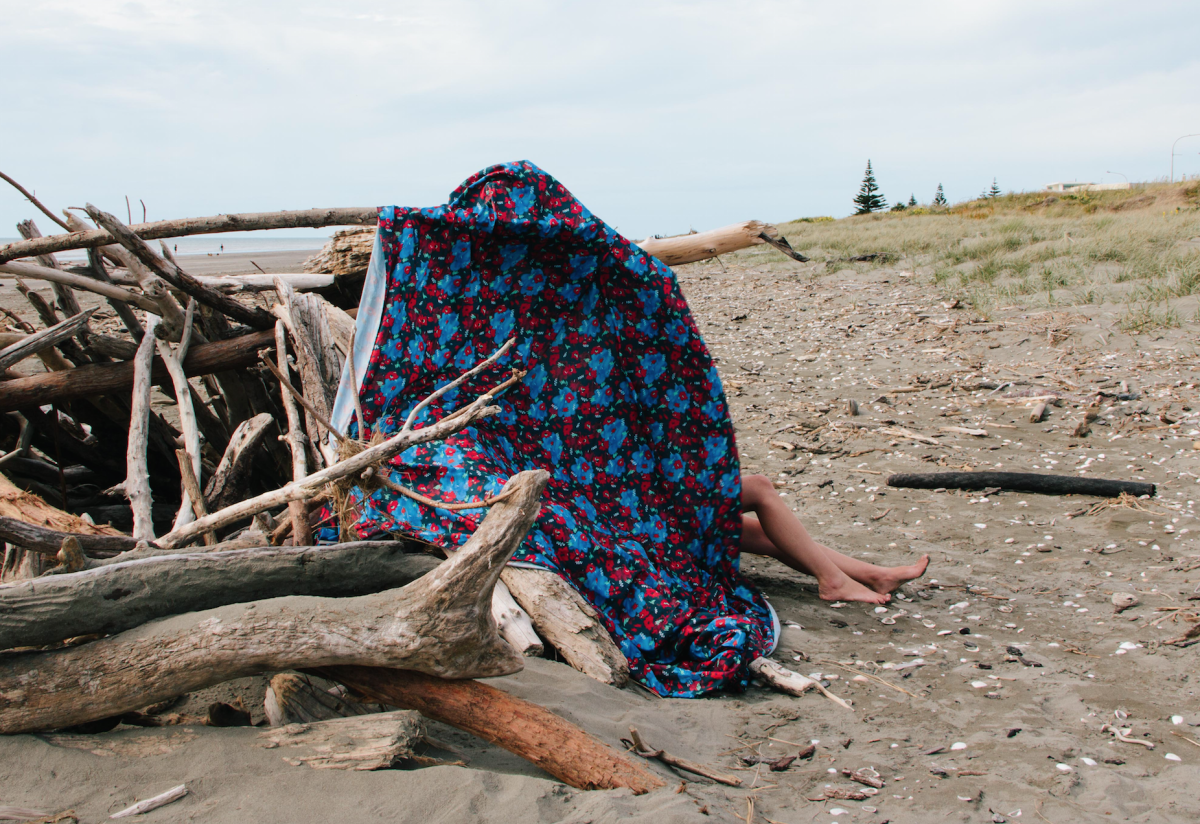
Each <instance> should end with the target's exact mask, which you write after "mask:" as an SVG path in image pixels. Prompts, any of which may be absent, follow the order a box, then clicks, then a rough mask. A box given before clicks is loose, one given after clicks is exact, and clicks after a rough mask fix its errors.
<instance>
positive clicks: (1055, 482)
mask: <svg viewBox="0 0 1200 824" xmlns="http://www.w3.org/2000/svg"><path fill="white" fill-rule="evenodd" d="M887 483H888V486H899V487H907V488H909V489H990V488H992V487H996V488H998V489H1001V490H1005V491H1009V492H1034V493H1037V494H1040V495H1095V496H1097V497H1100V498H1119V497H1120V496H1121V495H1123V494H1124V495H1133V496H1135V497H1140V496H1142V495H1150V496H1153V495H1154V493H1155V486H1154V484H1151V483H1142V482H1140V481H1111V480H1105V479H1104V478H1083V477H1078V476H1074V475H1044V474H1041V473H1038V472H929V473H924V472H914V473H900V474H897V475H892V476H890V477H889V478H888V479H887Z"/></svg>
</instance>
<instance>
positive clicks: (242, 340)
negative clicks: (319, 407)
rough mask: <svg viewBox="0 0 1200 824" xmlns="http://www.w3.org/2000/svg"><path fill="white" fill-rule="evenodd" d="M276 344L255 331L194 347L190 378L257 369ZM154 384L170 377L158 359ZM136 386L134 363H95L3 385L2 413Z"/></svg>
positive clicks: (188, 362) (0, 385) (186, 369)
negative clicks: (262, 354) (261, 353)
mask: <svg viewBox="0 0 1200 824" xmlns="http://www.w3.org/2000/svg"><path fill="white" fill-rule="evenodd" d="M274 342H275V333H274V332H273V331H268V332H253V333H251V334H248V335H241V336H239V337H236V338H230V339H228V340H223V341H218V342H217V343H208V344H204V345H203V346H192V347H191V348H190V349H189V351H188V356H187V357H186V358H185V359H184V361H183V369H184V372H186V373H187V374H188V375H206V374H210V373H212V372H222V371H227V370H231V369H242V368H245V367H247V366H253V365H254V364H255V363H256V362H257V361H258V351H259V350H261V349H264V348H266V347H267V346H270V345H271V344H273V343H274ZM153 376H154V381H155V382H156V383H157V382H159V381H167V380H168V379H169V375H168V373H167V367H166V365H165V364H164V363H163V362H162V360H160V359H158V358H155V360H154V371H153ZM132 385H133V363H131V362H129V363H93V364H88V365H86V366H80V367H77V368H75V369H64V370H62V371H60V372H44V373H42V374H40V375H32V376H30V377H28V378H17V379H16V380H11V381H2V382H0V412H11V411H13V410H16V409H24V408H26V407H30V406H43V405H45V404H51V403H65V402H66V401H70V400H76V399H78V398H85V397H88V396H91V395H103V394H107V393H112V392H121V391H128V390H129V387H131V386H132Z"/></svg>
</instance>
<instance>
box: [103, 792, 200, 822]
mask: <svg viewBox="0 0 1200 824" xmlns="http://www.w3.org/2000/svg"><path fill="white" fill-rule="evenodd" d="M187 794H188V788H187V785H185V784H180V785H179V786H178V787H172V788H171V789H169V790H167V791H166V792H163V793H159V794H158V795H156V796H154V797H153V798H147V799H146V800H145V801H139V802H138V803H136V804H134V805H133V806H131V807H126V808H125V809H123V810H121V811H120V812H119V813H113V814H112V815H110V816H109V818H126V817H128V816H131V815H141V814H142V813H148V812H150V811H151V810H157V809H158V808H159V807H165V806H167V805H168V804H171V803H173V802H175V801H178V800H179V799H181V798H183V797H184V796H185V795H187Z"/></svg>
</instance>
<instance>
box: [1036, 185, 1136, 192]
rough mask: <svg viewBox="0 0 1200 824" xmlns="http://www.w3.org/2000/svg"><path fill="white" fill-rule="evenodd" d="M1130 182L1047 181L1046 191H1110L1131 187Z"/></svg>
mask: <svg viewBox="0 0 1200 824" xmlns="http://www.w3.org/2000/svg"><path fill="white" fill-rule="evenodd" d="M1132 188H1133V184H1131V183H1047V184H1046V191H1047V192H1112V191H1115V190H1117V189H1132Z"/></svg>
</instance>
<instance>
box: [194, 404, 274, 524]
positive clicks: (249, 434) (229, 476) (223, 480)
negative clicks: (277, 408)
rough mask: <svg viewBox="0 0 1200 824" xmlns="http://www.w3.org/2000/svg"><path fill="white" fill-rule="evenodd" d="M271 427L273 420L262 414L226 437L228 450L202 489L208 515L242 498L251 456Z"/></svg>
mask: <svg viewBox="0 0 1200 824" xmlns="http://www.w3.org/2000/svg"><path fill="white" fill-rule="evenodd" d="M274 424H275V418H274V416H273V415H271V413H270V412H262V413H259V414H258V415H255V416H254V417H253V418H250V419H249V420H245V421H242V422H241V423H239V424H238V427H237V429H235V430H234V431H233V434H232V435H230V436H229V446H227V447H226V448H225V454H224V455H222V456H221V463H219V464H217V470H216V472H214V473H213V474H212V477H211V478H209V480H208V486H206V487H205V489H204V499H205V501H206V503H207V505H208V508H209V510H210V511H211V510H217V509H224V508H225V507H227V506H229V505H230V504H232V503H233V502H234V501H236V500H239V499H240V498H241V497H242V493H243V492H244V491H245V488H246V483H247V481H248V480H249V478H250V473H251V470H252V469H253V466H254V454H255V452H256V450H257V448H258V445H259V444H260V443H262V440H263V438H264V437H266V434H267V431H268V430H269V429H270V428H271V427H272V426H273V425H274Z"/></svg>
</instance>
